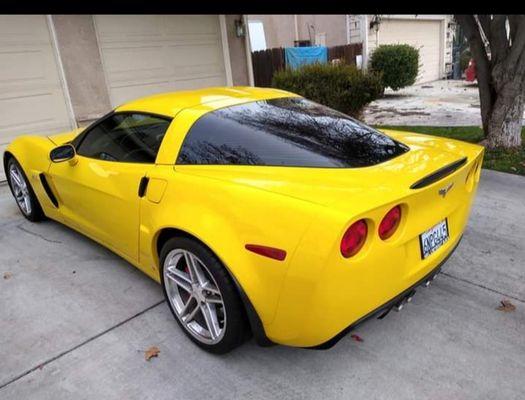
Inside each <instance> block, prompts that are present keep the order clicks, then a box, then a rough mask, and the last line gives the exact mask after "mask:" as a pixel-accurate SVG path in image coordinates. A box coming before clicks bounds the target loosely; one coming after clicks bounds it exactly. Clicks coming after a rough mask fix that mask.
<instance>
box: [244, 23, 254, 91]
mask: <svg viewBox="0 0 525 400" xmlns="http://www.w3.org/2000/svg"><path fill="white" fill-rule="evenodd" d="M242 22H243V24H244V26H245V27H246V29H245V30H246V34H245V35H244V46H245V48H246V64H247V67H248V83H249V85H250V86H255V80H254V78H253V65H252V46H251V45H250V29H249V28H248V27H249V25H248V17H247V16H246V15H243V16H242Z"/></svg>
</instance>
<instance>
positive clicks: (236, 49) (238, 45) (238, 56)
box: [226, 15, 249, 86]
mask: <svg viewBox="0 0 525 400" xmlns="http://www.w3.org/2000/svg"><path fill="white" fill-rule="evenodd" d="M239 19H242V16H241V15H226V32H227V36H228V49H229V51H230V63H231V67H232V80H233V84H234V85H235V86H248V85H249V78H248V62H247V60H246V40H245V39H244V38H243V37H242V38H239V37H237V36H236V34H235V20H239Z"/></svg>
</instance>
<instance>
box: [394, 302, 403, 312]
mask: <svg viewBox="0 0 525 400" xmlns="http://www.w3.org/2000/svg"><path fill="white" fill-rule="evenodd" d="M403 307H404V305H403V303H399V304H398V305H396V307H395V308H396V311H401V310H402V309H403Z"/></svg>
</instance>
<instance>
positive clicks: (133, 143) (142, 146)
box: [77, 113, 170, 163]
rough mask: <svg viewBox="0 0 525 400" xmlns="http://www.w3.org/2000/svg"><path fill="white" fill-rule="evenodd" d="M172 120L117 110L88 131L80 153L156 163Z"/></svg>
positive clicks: (92, 156) (112, 158) (110, 159)
mask: <svg viewBox="0 0 525 400" xmlns="http://www.w3.org/2000/svg"><path fill="white" fill-rule="evenodd" d="M169 124H170V120H169V118H161V117H155V116H152V115H147V114H140V113H129V114H128V113H125V114H124V113H123V114H114V115H112V116H111V117H109V118H107V119H105V120H104V121H102V122H101V123H99V124H98V125H95V126H94V127H93V128H91V129H90V130H89V132H87V134H86V136H85V137H84V138H83V139H82V141H81V142H80V144H79V146H78V148H77V153H78V154H80V155H81V156H85V157H90V158H97V159H100V160H106V161H122V162H132V163H154V162H155V158H156V157H157V153H158V151H159V148H160V144H161V142H162V139H163V138H164V135H165V133H166V130H167V129H168V126H169Z"/></svg>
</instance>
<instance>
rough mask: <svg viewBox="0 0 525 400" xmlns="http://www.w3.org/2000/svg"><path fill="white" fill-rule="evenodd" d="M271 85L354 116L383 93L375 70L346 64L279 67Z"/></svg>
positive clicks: (357, 115) (379, 78) (358, 114)
mask: <svg viewBox="0 0 525 400" xmlns="http://www.w3.org/2000/svg"><path fill="white" fill-rule="evenodd" d="M272 86H273V87H275V88H279V89H283V90H287V91H290V92H294V93H297V94H299V95H301V96H304V97H306V98H308V99H310V100H313V101H315V102H317V103H320V104H324V105H326V106H328V107H331V108H334V109H336V110H338V111H341V112H343V113H345V114H349V115H352V116H354V117H359V116H360V114H361V111H362V110H363V108H364V106H365V105H367V104H368V103H370V102H371V101H373V100H375V99H377V98H378V97H379V96H381V94H382V93H383V87H382V86H381V77H380V76H379V75H378V74H376V73H364V72H362V71H361V70H359V69H357V68H356V67H355V66H353V65H346V64H336V65H333V64H309V65H304V66H302V67H300V68H298V69H295V70H292V69H285V70H281V71H278V72H276V73H275V74H274V76H273V81H272Z"/></svg>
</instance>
